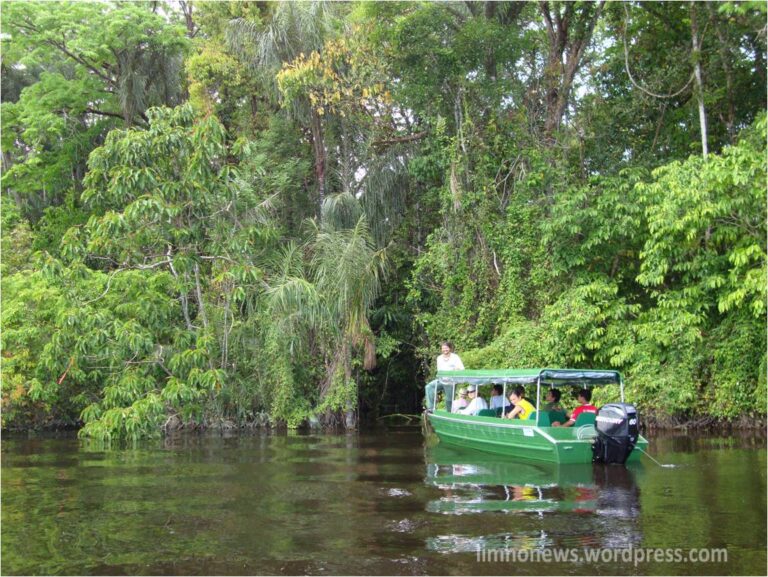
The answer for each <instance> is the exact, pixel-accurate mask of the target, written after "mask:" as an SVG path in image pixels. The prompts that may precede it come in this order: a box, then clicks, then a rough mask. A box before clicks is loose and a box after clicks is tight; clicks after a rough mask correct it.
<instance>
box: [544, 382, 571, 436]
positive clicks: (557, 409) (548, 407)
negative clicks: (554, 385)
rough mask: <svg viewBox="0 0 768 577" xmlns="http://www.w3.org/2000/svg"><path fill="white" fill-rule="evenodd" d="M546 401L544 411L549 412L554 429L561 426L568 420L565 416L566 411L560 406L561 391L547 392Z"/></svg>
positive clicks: (551, 390) (550, 390) (552, 390)
mask: <svg viewBox="0 0 768 577" xmlns="http://www.w3.org/2000/svg"><path fill="white" fill-rule="evenodd" d="M546 401H547V402H546V404H545V405H544V408H543V409H542V410H544V411H547V412H548V413H549V418H550V420H551V422H552V426H553V427H557V426H560V425H562V424H563V423H564V422H565V421H567V420H568V418H567V416H566V414H565V411H564V410H563V408H562V407H561V406H560V390H559V389H549V390H548V391H547V398H546ZM555 423H557V424H555Z"/></svg>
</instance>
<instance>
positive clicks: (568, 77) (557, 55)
mask: <svg viewBox="0 0 768 577" xmlns="http://www.w3.org/2000/svg"><path fill="white" fill-rule="evenodd" d="M604 5H605V1H604V0H602V1H601V2H598V3H597V4H594V5H590V4H587V5H585V6H583V7H581V9H580V10H578V9H577V8H579V7H578V6H577V5H576V4H575V3H572V2H567V3H564V4H563V6H564V8H563V9H561V7H560V6H561V5H559V4H558V5H553V6H550V3H549V2H548V1H543V2H540V3H539V9H540V11H541V14H542V16H543V17H544V23H545V25H546V29H547V38H548V40H549V55H548V58H547V65H546V68H545V69H544V87H545V103H546V119H545V123H544V139H545V141H546V142H547V143H548V144H553V143H554V133H555V132H556V131H557V130H558V129H559V128H560V123H561V122H562V119H563V115H564V114H565V111H566V109H567V107H568V102H569V101H570V96H571V88H572V87H573V80H574V78H575V77H576V73H577V72H578V71H579V68H580V67H581V65H582V64H583V59H584V52H585V51H586V49H587V46H589V43H590V41H591V40H592V33H593V32H594V30H595V25H596V24H597V21H598V19H599V18H600V15H601V13H602V11H603V6H604Z"/></svg>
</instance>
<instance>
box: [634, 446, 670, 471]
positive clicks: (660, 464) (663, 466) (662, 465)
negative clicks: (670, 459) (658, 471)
mask: <svg viewBox="0 0 768 577" xmlns="http://www.w3.org/2000/svg"><path fill="white" fill-rule="evenodd" d="M635 448H636V449H637V450H638V451H640V452H641V453H642V454H643V455H645V456H646V457H648V458H649V459H650V460H651V461H653V462H654V463H656V464H657V465H658V466H659V467H662V468H664V469H674V468H675V467H677V465H672V464H671V463H659V462H658V461H657V460H656V459H654V458H653V457H651V456H650V455H649V454H648V453H646V452H645V451H643V450H642V449H641V448H640V447H635Z"/></svg>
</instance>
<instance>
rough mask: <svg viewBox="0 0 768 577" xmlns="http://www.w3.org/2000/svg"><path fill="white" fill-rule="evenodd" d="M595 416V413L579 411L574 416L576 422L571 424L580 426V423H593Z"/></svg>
mask: <svg viewBox="0 0 768 577" xmlns="http://www.w3.org/2000/svg"><path fill="white" fill-rule="evenodd" d="M596 417H597V415H596V414H595V413H581V414H580V415H579V416H578V417H577V418H576V422H575V423H574V424H573V426H574V427H581V426H582V425H594V424H595V418H596Z"/></svg>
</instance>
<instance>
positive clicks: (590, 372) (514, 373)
mask: <svg viewBox="0 0 768 577" xmlns="http://www.w3.org/2000/svg"><path fill="white" fill-rule="evenodd" d="M539 377H540V378H541V383H542V384H547V385H553V386H561V385H582V386H584V385H609V384H617V385H618V384H619V383H620V382H621V373H619V372H618V371H604V370H600V369H482V370H475V371H438V373H437V381H438V382H439V383H441V384H443V385H455V384H459V383H468V384H472V385H485V384H490V383H502V384H503V383H511V384H517V385H528V384H533V383H536V381H537V380H538V379H539Z"/></svg>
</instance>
